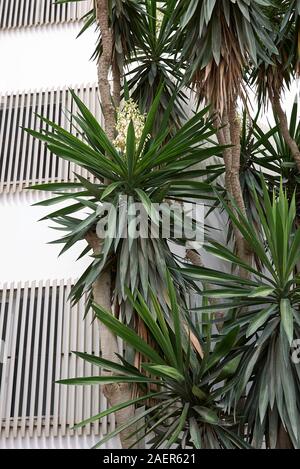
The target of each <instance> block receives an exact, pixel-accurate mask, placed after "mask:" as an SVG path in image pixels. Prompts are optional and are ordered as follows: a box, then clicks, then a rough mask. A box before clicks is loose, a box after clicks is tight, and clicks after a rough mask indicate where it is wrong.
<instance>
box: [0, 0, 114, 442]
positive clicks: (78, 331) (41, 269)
mask: <svg viewBox="0 0 300 469" xmlns="http://www.w3.org/2000/svg"><path fill="white" fill-rule="evenodd" d="M89 6H90V1H89V0H87V1H82V2H74V3H73V4H61V5H55V4H54V2H53V1H52V0H0V62H1V73H0V214H1V222H0V223H1V237H0V239H1V243H0V448H89V447H91V446H92V445H93V444H94V443H95V442H97V441H98V440H99V438H100V435H101V433H104V432H105V431H106V430H107V425H113V421H111V422H109V423H108V422H106V421H103V422H101V424H100V423H99V422H95V423H94V424H92V425H88V426H86V427H85V428H84V429H81V430H78V431H74V430H73V429H72V427H73V425H74V423H76V422H79V421H81V420H83V419H85V418H88V417H90V416H91V415H94V414H97V413H99V412H100V411H101V410H103V409H105V408H106V401H105V398H104V397H103V396H102V395H101V394H100V390H99V387H98V386H96V387H80V386H78V387H67V386H61V385H58V384H55V381H56V380H58V379H62V378H67V377H73V376H76V375H78V376H79V375H81V376H83V375H86V376H89V375H92V374H96V373H99V369H97V368H95V367H93V366H92V365H89V364H86V363H84V362H83V361H82V360H79V359H78V358H76V357H75V355H73V354H72V353H71V351H73V350H80V351H85V352H88V353H96V354H97V353H99V331H98V327H99V326H98V325H97V324H96V323H95V322H92V317H91V315H89V316H88V317H87V318H86V319H84V318H83V316H84V298H83V299H82V301H81V302H80V303H79V304H78V305H76V306H75V307H71V306H70V303H69V301H68V294H69V292H70V288H71V286H72V283H73V282H74V281H75V280H76V277H77V276H78V275H79V274H80V272H82V269H83V268H84V267H85V263H86V261H85V260H84V259H83V260H80V261H78V262H77V263H75V259H76V257H77V254H79V252H80V249H79V250H78V253H77V251H76V250H73V252H71V253H70V254H69V255H66V256H63V257H62V258H61V259H57V255H58V250H57V248H56V247H55V246H53V245H47V242H48V241H51V237H52V236H53V235H52V232H51V230H50V229H49V228H48V225H47V222H46V223H37V220H38V219H40V218H41V217H43V216H44V215H45V213H46V212H45V210H46V211H47V210H48V208H46V209H45V207H41V206H35V207H33V206H32V205H34V204H36V203H38V202H40V201H41V200H43V199H45V198H46V197H47V194H41V193H38V192H36V193H35V192H34V191H28V190H27V189H26V188H27V187H28V186H30V185H33V184H37V183H42V182H55V181H72V180H74V172H75V171H76V172H78V171H79V172H80V169H79V168H75V167H74V165H72V164H67V163H65V162H63V161H62V160H58V159H57V158H56V157H54V156H53V155H52V154H51V153H49V152H47V151H46V150H45V148H44V146H43V145H42V144H41V143H40V142H38V141H37V140H35V139H33V138H32V137H31V136H30V135H29V134H27V133H26V132H25V131H24V130H23V129H24V128H31V129H39V128H40V127H41V122H40V120H39V118H38V116H37V115H38V114H42V115H44V116H46V117H47V118H48V119H50V120H53V121H55V122H57V123H59V124H60V125H61V126H62V127H64V128H65V129H70V126H71V122H70V120H69V116H68V111H75V108H74V104H73V102H72V100H71V97H70V88H71V89H74V90H75V91H76V93H77V94H78V95H79V96H80V97H81V99H82V100H83V101H84V102H85V103H86V104H87V105H88V106H89V108H90V109H91V111H92V112H93V113H94V114H95V115H96V116H97V117H98V118H99V119H100V120H101V111H100V104H99V99H98V93H97V86H96V84H95V78H96V69H95V64H94V63H92V62H91V61H90V60H89V56H90V55H91V53H92V50H93V47H94V42H95V37H94V35H93V34H92V33H89V34H85V35H84V37H82V38H80V39H78V40H76V39H75V38H76V35H77V33H78V32H79V30H80V27H81V26H82V24H81V21H80V18H81V17H82V15H83V14H84V13H85V12H86V11H87V10H88V8H89ZM82 174H83V176H87V175H86V174H84V173H82ZM116 444H117V443H112V444H111V445H113V446H115V445H116Z"/></svg>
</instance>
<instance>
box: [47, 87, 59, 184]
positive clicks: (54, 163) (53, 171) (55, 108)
mask: <svg viewBox="0 0 300 469" xmlns="http://www.w3.org/2000/svg"><path fill="white" fill-rule="evenodd" d="M59 114H60V88H58V89H57V90H56V91H55V94H54V106H53V114H52V118H53V121H54V122H55V123H57V124H58V123H59ZM58 160H62V158H57V156H56V155H54V154H53V155H52V167H51V172H50V176H51V178H49V180H51V181H52V182H54V181H55V180H56V179H57V176H58V177H59V176H60V174H61V173H60V172H59V173H58V175H56V167H57V165H58Z"/></svg>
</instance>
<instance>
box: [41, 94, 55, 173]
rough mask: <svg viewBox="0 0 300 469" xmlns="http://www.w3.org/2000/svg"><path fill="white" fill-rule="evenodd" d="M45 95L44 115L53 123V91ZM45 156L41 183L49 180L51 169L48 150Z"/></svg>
mask: <svg viewBox="0 0 300 469" xmlns="http://www.w3.org/2000/svg"><path fill="white" fill-rule="evenodd" d="M46 95H47V104H46V103H45V107H44V115H45V116H46V117H47V119H49V120H51V121H53V120H54V116H53V112H54V90H53V89H51V90H50V91H48V92H47V93H46ZM46 106H47V107H46ZM48 106H49V110H48ZM44 148H45V147H44ZM45 154H46V159H45V162H44V168H43V171H44V173H45V176H44V177H43V176H42V177H40V178H39V179H40V180H41V179H42V180H43V181H45V182H47V181H49V180H51V169H52V164H51V157H52V156H51V153H50V151H48V150H47V151H46V152H45Z"/></svg>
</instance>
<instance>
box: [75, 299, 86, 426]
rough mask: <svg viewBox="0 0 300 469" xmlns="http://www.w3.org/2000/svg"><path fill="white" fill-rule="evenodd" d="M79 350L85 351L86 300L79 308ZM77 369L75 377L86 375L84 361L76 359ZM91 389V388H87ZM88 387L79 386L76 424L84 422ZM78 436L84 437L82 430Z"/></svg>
mask: <svg viewBox="0 0 300 469" xmlns="http://www.w3.org/2000/svg"><path fill="white" fill-rule="evenodd" d="M76 309H77V311H76V312H77V321H78V322H77V324H78V327H77V341H76V342H77V344H76V346H77V348H76V349H75V350H79V351H84V298H81V299H80V301H79V303H78V306H77V308H76ZM76 361H77V367H76V375H75V376H83V375H84V362H83V360H82V359H79V358H77V357H76ZM87 387H89V386H87ZM84 388H86V386H78V387H77V392H76V407H75V419H76V423H78V422H81V421H82V420H83V403H84V399H85V394H86V393H85V389H84ZM76 433H77V434H78V435H82V429H81V428H80V429H79V431H77V432H76Z"/></svg>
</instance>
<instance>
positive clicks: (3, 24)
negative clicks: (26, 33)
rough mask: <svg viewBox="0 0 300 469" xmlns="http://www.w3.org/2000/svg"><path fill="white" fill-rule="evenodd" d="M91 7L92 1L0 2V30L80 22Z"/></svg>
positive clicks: (3, 0)
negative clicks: (63, 2)
mask: <svg viewBox="0 0 300 469" xmlns="http://www.w3.org/2000/svg"><path fill="white" fill-rule="evenodd" d="M90 5H91V1H90V0H86V1H81V2H72V3H65V4H61V5H59V4H55V1H54V0H0V29H13V28H23V27H28V26H38V25H46V24H58V23H66V22H71V21H78V20H80V19H81V18H82V16H83V15H84V14H85V13H87V11H89V9H90Z"/></svg>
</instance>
